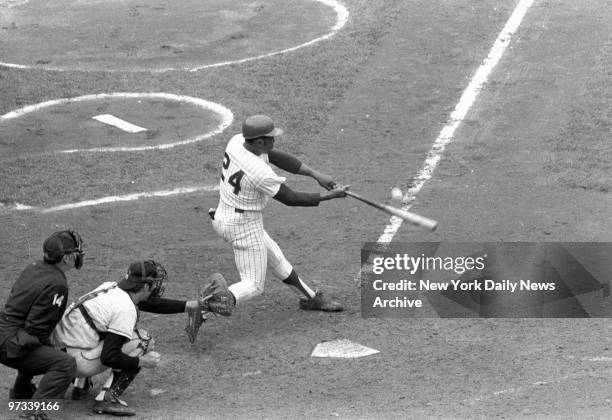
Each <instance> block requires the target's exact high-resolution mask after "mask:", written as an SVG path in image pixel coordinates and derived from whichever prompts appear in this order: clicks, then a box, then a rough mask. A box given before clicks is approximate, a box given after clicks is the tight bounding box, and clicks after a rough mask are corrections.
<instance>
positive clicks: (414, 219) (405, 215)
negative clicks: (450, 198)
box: [346, 191, 438, 231]
mask: <svg viewBox="0 0 612 420" xmlns="http://www.w3.org/2000/svg"><path fill="white" fill-rule="evenodd" d="M346 195H348V196H350V197H353V198H356V199H357V200H359V201H363V202H364V203H366V204H368V205H370V206H372V207H375V208H377V209H379V210H382V211H384V212H385V213H387V214H390V215H393V216H397V217H399V218H401V219H404V220H406V221H407V222H409V223H412V224H413V225H416V226H420V227H422V228H425V229H429V230H431V231H434V230H436V228H437V227H438V222H437V221H435V220H433V219H429V218H427V217H424V216H421V215H418V214H416V213H412V212H409V211H406V210H402V209H399V208H397V207H393V206H390V205H388V204H383V203H379V202H377V201H374V200H370V199H369V198H366V197H363V196H361V195H359V194H357V193H354V192H352V191H346Z"/></svg>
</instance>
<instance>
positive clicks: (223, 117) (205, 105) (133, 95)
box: [0, 92, 234, 153]
mask: <svg viewBox="0 0 612 420" xmlns="http://www.w3.org/2000/svg"><path fill="white" fill-rule="evenodd" d="M105 99H163V100H167V101H175V102H186V103H189V104H192V105H195V106H198V107H200V108H202V109H205V110H206V111H211V112H213V113H214V114H217V115H218V116H219V118H220V121H219V124H218V125H217V128H216V129H214V130H212V131H209V132H208V133H205V134H202V135H199V136H196V137H193V138H189V139H186V140H181V141H176V142H172V143H164V144H157V145H152V146H134V147H119V146H118V147H93V148H89V149H69V150H58V151H56V152H55V153H82V152H137V151H144V150H163V149H170V148H173V147H177V146H183V145H185V144H190V143H195V142H198V141H202V140H204V139H207V138H210V137H212V136H214V135H216V134H219V133H221V132H223V130H225V129H226V128H227V127H229V126H230V124H231V123H232V121H233V120H234V114H233V113H232V111H230V110H229V109H227V108H225V107H224V106H222V105H220V104H217V103H215V102H210V101H206V100H204V99H200V98H194V97H191V96H184V95H175V94H172V93H161V92H159V93H139V92H114V93H99V94H91V95H83V96H77V97H73V98H60V99H54V100H51V101H46V102H41V103H38V104H34V105H28V106H24V107H23V108H19V109H17V110H15V111H11V112H8V113H6V114H4V115H0V123H2V122H3V121H7V120H11V119H14V118H18V117H22V116H24V115H26V114H30V113H32V112H36V111H40V110H41V109H44V108H48V107H51V106H56V105H64V104H70V103H77V102H85V101H97V100H105Z"/></svg>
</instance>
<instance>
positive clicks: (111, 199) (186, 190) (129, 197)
mask: <svg viewBox="0 0 612 420" xmlns="http://www.w3.org/2000/svg"><path fill="white" fill-rule="evenodd" d="M218 189H219V185H202V186H198V187H180V188H175V189H173V190H163V191H151V192H140V193H134V194H126V195H114V196H108V197H101V198H96V199H93V200H85V201H78V202H76V203H69V204H62V205H60V206H55V207H46V208H45V207H35V206H28V205H25V204H20V203H15V204H14V205H13V206H11V207H12V209H13V210H30V211H37V212H40V213H53V212H56V211H63V210H74V209H78V208H82V207H91V206H99V205H101V204H108V203H117V202H121V201H134V200H140V199H143V198H153V197H170V196H173V195H179V194H192V193H197V192H211V191H216V190H218Z"/></svg>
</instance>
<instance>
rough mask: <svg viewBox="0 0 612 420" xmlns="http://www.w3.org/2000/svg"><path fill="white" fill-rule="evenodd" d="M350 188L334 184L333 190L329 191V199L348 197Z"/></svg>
mask: <svg viewBox="0 0 612 420" xmlns="http://www.w3.org/2000/svg"><path fill="white" fill-rule="evenodd" d="M349 188H350V185H339V184H334V185H333V187H332V189H331V190H329V193H328V194H327V195H328V197H329V199H332V198H343V197H346V191H347V190H348V189H349Z"/></svg>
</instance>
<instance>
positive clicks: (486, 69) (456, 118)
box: [377, 0, 533, 244]
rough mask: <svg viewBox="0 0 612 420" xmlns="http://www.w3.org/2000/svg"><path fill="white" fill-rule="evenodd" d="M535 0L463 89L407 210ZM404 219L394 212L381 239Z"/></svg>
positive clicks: (527, 1) (523, 6) (518, 11)
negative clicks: (394, 214)
mask: <svg viewBox="0 0 612 420" xmlns="http://www.w3.org/2000/svg"><path fill="white" fill-rule="evenodd" d="M532 3H533V0H521V1H520V2H519V3H518V5H517V6H516V8H515V9H514V12H512V15H511V16H510V18H509V19H508V21H507V22H506V25H505V26H504V28H503V29H502V31H501V32H500V34H499V36H498V37H497V39H496V40H495V43H494V44H493V47H492V48H491V51H490V52H489V55H488V56H487V58H485V59H484V61H483V63H482V64H481V65H480V67H479V68H478V70H476V73H475V74H474V76H473V77H472V80H471V81H470V83H469V85H468V86H467V88H466V89H465V90H464V91H463V94H462V95H461V98H460V99H459V103H458V104H457V106H456V107H455V109H454V111H453V112H452V113H451V114H450V118H449V120H448V123H447V124H446V125H445V126H444V127H443V128H442V130H441V131H440V134H439V135H438V138H436V140H435V141H434V144H433V146H432V148H431V150H430V151H429V153H428V154H427V158H426V159H425V163H424V164H423V166H422V167H421V169H420V170H419V172H418V174H417V176H416V178H415V180H414V182H413V185H412V187H410V189H408V191H407V192H406V195H405V196H404V199H403V203H405V204H404V205H403V206H402V209H403V210H408V209H410V207H411V206H412V201H414V199H415V198H416V196H417V194H418V193H419V192H420V191H421V189H422V188H423V185H425V183H426V182H427V181H428V180H430V179H431V177H432V175H433V173H434V171H435V169H436V167H437V166H438V163H439V162H440V159H441V158H442V153H444V150H445V148H446V146H447V145H448V144H449V143H450V142H451V141H452V139H453V135H454V133H455V130H456V129H457V127H458V126H459V124H461V122H462V121H463V120H464V118H465V116H466V114H467V113H468V111H469V110H470V108H471V107H472V104H473V103H474V100H475V99H476V97H477V96H478V93H480V91H481V90H482V88H483V86H484V84H485V83H486V81H487V78H488V77H489V74H490V73H491V71H492V70H493V68H494V67H495V66H496V65H497V63H498V62H499V60H500V58H501V57H502V55H503V54H504V51H506V48H507V47H508V45H509V44H510V40H511V38H512V35H514V33H515V32H516V30H517V29H518V27H519V25H520V23H521V21H522V20H523V17H524V16H525V13H526V12H527V10H528V9H529V7H531V5H532ZM402 221H403V219H400V218H399V217H395V216H393V217H392V218H391V220H390V221H389V224H388V225H387V226H386V227H385V230H384V232H383V234H382V235H381V236H380V237H379V238H378V241H377V242H378V243H379V244H383V243H389V242H391V241H392V240H393V237H394V236H395V234H396V233H397V231H398V230H399V228H400V226H401V225H402Z"/></svg>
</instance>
